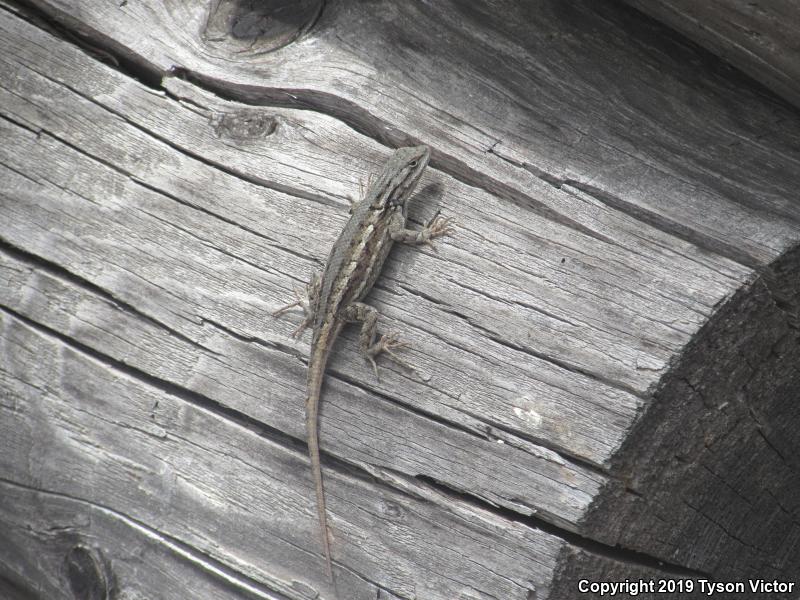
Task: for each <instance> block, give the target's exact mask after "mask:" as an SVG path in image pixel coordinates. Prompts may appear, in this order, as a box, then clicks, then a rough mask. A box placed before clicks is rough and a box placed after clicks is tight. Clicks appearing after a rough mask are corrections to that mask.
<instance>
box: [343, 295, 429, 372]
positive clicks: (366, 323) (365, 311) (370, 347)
mask: <svg viewBox="0 0 800 600" xmlns="http://www.w3.org/2000/svg"><path fill="white" fill-rule="evenodd" d="M345 318H346V319H347V321H349V322H351V323H352V322H360V323H361V335H360V336H359V347H360V349H361V354H362V355H363V356H364V358H365V359H366V360H367V361H368V362H369V363H370V364H371V365H372V370H373V371H374V372H375V379H377V380H378V381H380V376H379V375H378V363H377V362H376V361H375V357H377V356H378V355H379V354H386V356H388V357H389V358H390V359H391V360H392V361H394V362H396V363H397V364H399V365H400V366H402V367H403V368H405V369H408V370H409V371H414V372H415V371H416V369H415V368H414V367H413V366H411V365H410V364H409V363H407V362H406V361H404V360H403V359H402V358H400V357H399V356H397V354H395V353H394V350H400V349H402V348H409V347H410V346H411V345H410V344H409V343H407V342H403V341H400V339H399V337H398V335H397V333H394V332H392V333H388V334H384V335H381V337H380V339H378V340H377V341H376V339H375V338H377V336H378V332H377V324H378V311H377V310H375V309H374V308H372V307H371V306H370V305H369V304H364V303H363V302H354V303H353V304H351V305H350V306H348V307H347V310H345Z"/></svg>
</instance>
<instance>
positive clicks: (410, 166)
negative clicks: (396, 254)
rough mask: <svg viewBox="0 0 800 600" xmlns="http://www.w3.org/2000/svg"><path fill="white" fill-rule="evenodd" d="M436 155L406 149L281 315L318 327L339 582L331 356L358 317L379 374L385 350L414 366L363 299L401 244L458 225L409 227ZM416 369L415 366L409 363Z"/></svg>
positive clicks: (315, 409) (318, 374) (317, 471)
mask: <svg viewBox="0 0 800 600" xmlns="http://www.w3.org/2000/svg"><path fill="white" fill-rule="evenodd" d="M429 158H430V150H429V149H428V147H427V146H416V147H412V148H400V149H399V150H396V151H395V153H394V154H393V155H392V157H391V158H390V159H389V161H388V162H387V163H386V166H385V167H384V169H383V171H382V172H381V174H380V175H379V176H378V177H377V179H376V180H375V181H374V182H373V183H372V184H371V185H370V186H369V188H368V190H367V193H366V194H365V196H364V198H363V199H362V200H361V201H359V202H357V203H356V204H355V205H354V206H353V207H352V214H351V217H350V220H349V221H348V222H347V224H346V225H345V227H344V229H343V230H342V233H341V234H340V235H339V238H338V239H337V240H336V242H335V243H334V245H333V247H332V248H331V251H330V254H329V255H328V260H327V262H326V263H325V269H324V271H323V274H322V277H321V278H319V277H317V276H314V277H313V278H312V280H311V283H309V285H308V286H307V290H306V294H307V299H306V300H304V299H303V298H302V297H301V295H300V294H299V293H298V292H297V291H295V294H296V296H297V301H296V302H293V303H292V304H289V305H287V306H285V307H283V308H281V309H279V310H278V311H276V312H275V313H274V314H275V315H276V316H277V315H280V314H282V313H283V312H285V311H286V310H288V309H289V308H292V307H294V306H301V307H302V308H303V311H304V312H305V315H306V318H305V321H304V322H303V323H302V324H301V325H300V327H298V328H297V330H295V335H299V334H300V333H302V332H303V330H304V329H305V328H306V326H308V325H309V324H310V325H311V326H312V329H313V336H312V341H311V354H310V357H309V362H308V397H307V400H306V431H307V436H308V452H309V456H310V458H311V472H312V475H313V477H314V487H315V489H316V495H317V512H318V515H319V525H320V529H321V532H322V548H323V550H324V553H325V570H326V573H327V575H328V578H329V579H330V580H331V581H332V580H333V570H332V566H331V550H330V539H329V534H328V519H327V510H326V507H325V491H324V488H323V485H322V467H321V465H320V457H319V434H318V416H319V400H320V391H321V389H322V381H323V379H324V376H325V367H326V365H327V362H328V355H329V354H330V351H331V349H332V348H333V345H334V343H335V342H336V338H337V337H338V335H339V332H340V331H341V330H342V327H343V326H344V325H345V324H346V323H351V322H354V321H359V322H360V323H361V324H362V325H361V335H360V338H359V342H360V346H361V352H362V354H363V355H364V357H365V358H366V359H367V360H368V361H369V362H370V363H371V365H372V367H373V369H374V370H375V375H376V376H377V374H378V370H377V365H376V363H375V357H376V356H377V355H378V354H380V353H382V352H385V353H386V354H387V355H388V356H389V357H390V358H391V359H392V360H395V361H396V362H398V363H400V364H402V365H404V366H406V367H409V366H408V365H407V364H406V363H405V362H404V361H402V360H401V359H400V358H399V357H397V356H396V355H395V354H394V352H392V350H394V349H398V348H402V347H405V346H406V344H404V343H402V342H399V341H398V340H397V337H396V336H395V335H393V334H389V335H383V336H381V338H380V339H379V340H378V341H377V342H376V341H375V338H376V323H377V320H378V313H377V311H376V310H375V309H374V308H372V307H371V306H369V305H368V304H364V303H363V302H361V301H362V300H363V299H364V297H365V296H366V295H367V294H368V293H369V291H370V290H371V289H372V286H373V284H374V283H375V280H376V279H377V278H378V276H379V275H380V272H381V269H382V268H383V263H384V262H385V261H386V258H387V256H388V255H389V251H390V250H391V248H392V245H393V244H394V242H402V243H406V244H415V245H417V244H429V245H433V244H432V240H433V239H434V238H437V237H440V236H443V235H449V234H451V233H452V231H453V227H452V225H453V223H452V220H451V219H449V218H442V217H440V216H438V214H437V215H436V216H435V217H434V218H433V219H432V220H431V221H430V222H429V223H428V224H427V225H426V226H425V228H423V229H422V230H420V231H413V230H410V229H406V205H407V203H408V200H409V198H410V197H411V194H412V193H413V192H414V189H415V188H416V186H417V183H418V182H419V179H420V177H421V176H422V173H423V171H424V170H425V167H426V166H427V164H428V160H429ZM409 368H410V367H409Z"/></svg>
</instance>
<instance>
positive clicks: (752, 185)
mask: <svg viewBox="0 0 800 600" xmlns="http://www.w3.org/2000/svg"><path fill="white" fill-rule="evenodd" d="M36 4H37V5H38V6H41V7H42V8H43V9H44V10H46V11H47V12H48V14H50V15H52V16H54V17H56V18H57V19H59V20H61V21H63V22H65V23H68V24H69V26H70V27H73V28H75V29H77V30H80V31H82V32H85V33H86V35H88V36H90V37H98V38H101V39H103V40H104V41H105V42H106V43H107V44H109V46H110V47H113V48H115V49H117V50H118V51H119V52H120V53H122V54H124V55H126V56H129V57H130V59H131V60H133V61H134V62H135V63H136V64H137V65H140V66H141V67H143V68H144V69H146V70H147V72H148V73H149V76H150V77H153V78H158V77H161V76H164V75H168V74H170V73H171V72H173V70H176V71H177V72H178V73H181V74H183V73H186V74H187V76H189V77H190V78H191V79H192V80H194V81H199V82H202V83H203V85H204V86H206V87H208V88H209V89H212V90H213V91H214V92H216V93H217V94H218V95H220V96H222V97H225V98H231V99H238V100H241V101H245V102H247V103H249V104H255V105H258V104H267V105H275V104H283V105H288V106H300V107H304V108H310V109H314V110H317V111H320V112H324V113H327V114H333V115H335V116H337V117H338V118H340V119H342V120H343V121H345V122H346V123H349V124H351V125H352V126H353V127H355V128H357V129H359V130H361V131H364V132H367V133H368V134H370V135H371V136H372V137H375V138H376V139H381V140H387V141H389V142H391V143H393V144H402V143H405V142H408V141H412V140H417V141H422V142H425V143H427V144H429V145H431V147H432V148H433V150H434V157H433V165H434V166H435V167H437V168H441V169H443V170H446V171H447V172H448V173H449V174H452V175H454V176H456V177H457V178H459V179H461V180H464V181H467V182H469V183H471V184H473V185H475V186H478V187H482V188H484V189H488V190H490V191H492V192H493V193H494V194H496V195H497V196H499V197H501V198H503V199H505V200H506V201H507V202H520V203H523V204H524V205H526V206H530V207H533V208H535V209H537V210H538V211H539V212H541V213H543V214H546V215H548V216H550V217H551V218H554V219H555V218H557V219H559V220H560V221H561V222H567V223H571V224H576V225H583V226H585V227H587V228H589V229H590V230H593V229H594V228H595V227H596V225H594V227H593V223H592V221H591V219H587V217H588V216H589V215H585V214H584V213H583V212H582V211H580V210H578V209H579V206H578V205H576V204H573V203H570V202H568V201H562V197H561V196H560V195H559V194H555V195H551V194H545V193H544V192H542V191H541V189H542V188H543V187H547V186H550V187H555V188H557V189H560V188H562V187H564V186H569V187H578V188H580V189H583V190H586V191H588V192H590V193H591V194H592V196H593V198H594V199H595V201H597V202H600V203H603V204H604V205H609V206H610V207H611V208H613V209H615V210H618V211H623V212H625V213H628V214H630V215H632V216H634V217H635V218H637V219H638V220H641V221H643V222H645V223H649V224H656V225H657V226H659V227H662V228H664V229H666V230H668V231H671V232H674V233H676V234H680V235H681V236H684V237H686V238H687V239H689V240H691V241H692V242H694V243H696V244H698V245H701V246H702V247H705V248H708V249H710V250H713V251H716V252H720V253H724V254H726V255H729V256H732V257H735V258H736V259H737V260H739V261H741V262H743V263H746V264H751V265H758V264H764V263H767V262H769V261H770V260H772V259H773V258H774V257H775V256H776V255H777V254H780V252H782V251H783V250H785V249H786V248H787V246H790V245H791V244H792V241H793V240H794V239H796V235H797V223H798V220H800V215H799V214H798V208H797V206H796V204H795V203H793V202H791V201H788V199H789V198H791V197H792V193H793V190H794V189H796V188H797V184H798V181H797V178H798V177H800V176H799V175H797V173H798V172H800V170H798V169H797V165H798V160H799V159H800V155H798V149H797V148H798V143H797V141H798V128H797V127H796V125H794V123H795V122H796V115H795V112H794V111H793V110H789V109H787V107H786V106H785V105H784V104H783V103H781V102H775V101H771V100H770V98H768V97H765V96H764V94H763V93H762V92H761V91H759V90H754V89H753V88H752V87H749V86H747V85H746V84H745V82H740V81H736V80H731V78H730V73H729V72H728V71H727V70H725V69H721V68H719V67H718V68H717V69H716V70H715V69H713V68H698V64H699V62H700V61H699V59H698V57H697V54H696V52H695V51H694V49H692V48H687V47H686V45H685V44H683V43H681V42H680V41H675V40H671V39H669V38H667V37H665V36H664V35H663V33H664V28H662V27H659V26H657V25H656V24H654V23H653V22H652V21H649V20H646V19H642V18H640V17H638V16H637V15H636V14H633V12H632V11H620V10H619V7H617V6H615V5H614V4H613V3H607V2H593V1H590V0H582V1H581V2H570V3H569V4H564V3H563V2H560V1H558V0H548V1H546V2H531V1H528V2H516V1H513V0H493V1H487V2H480V3H475V2H467V1H463V0H462V1H459V0H450V1H443V2H436V3H429V4H424V3H423V4H420V3H415V2H410V1H408V2H400V3H397V2H389V1H388V0H385V1H384V2H380V3H377V4H375V3H370V4H362V3H353V2H344V1H334V2H330V3H327V4H326V7H325V10H324V11H323V13H322V15H321V16H320V20H319V21H318V22H317V24H316V25H315V28H314V30H313V33H311V34H310V35H308V36H306V37H304V38H303V39H301V40H298V41H297V43H295V44H291V45H289V46H286V47H284V48H281V49H280V50H277V51H275V52H270V53H259V50H258V48H255V49H250V48H251V46H252V40H242V42H241V44H240V48H239V50H240V51H239V52H237V53H235V54H231V52H230V46H228V45H225V44H227V42H226V43H225V44H223V43H217V42H216V41H215V40H210V39H207V38H205V37H204V36H203V31H204V30H205V27H206V22H207V19H208V11H207V10H206V5H205V3H204V2H183V1H172V2H163V3H154V4H153V5H152V6H150V5H148V4H146V3H126V4H124V5H122V6H120V7H117V8H115V9H114V10H113V11H109V10H106V8H105V5H104V4H103V3H102V2H97V1H93V2H84V3H81V12H80V18H76V17H75V14H76V12H75V10H74V8H75V7H74V3H73V2H72V1H71V0H38V1H37V2H36ZM144 22H146V23H148V26H149V27H150V28H151V29H150V31H151V34H150V35H149V36H148V43H147V44H146V45H144V44H142V43H141V39H142V38H141V35H140V31H139V27H140V24H141V23H144ZM189 32H192V33H189ZM659 36H660V37H659ZM654 40H658V41H657V43H654ZM387 48H394V49H399V48H402V49H405V51H397V50H395V51H389V52H387ZM320 57H324V61H322V62H320ZM443 65H447V68H446V69H443ZM443 71H444V73H446V75H444V74H443ZM732 97H735V98H736V101H735V102H733V103H731V101H730V99H731V98H732ZM420 114H424V115H426V118H425V119H420ZM787 123H788V124H790V125H789V126H787ZM765 139H768V140H769V143H765V142H764V140H765ZM543 184H544V185H543ZM732 240H735V242H732Z"/></svg>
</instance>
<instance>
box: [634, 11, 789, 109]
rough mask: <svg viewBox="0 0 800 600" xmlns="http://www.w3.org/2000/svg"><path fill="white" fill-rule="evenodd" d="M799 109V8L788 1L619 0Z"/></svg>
mask: <svg viewBox="0 0 800 600" xmlns="http://www.w3.org/2000/svg"><path fill="white" fill-rule="evenodd" d="M625 2H627V3H628V4H630V5H631V6H633V7H635V8H637V9H638V10H641V11H642V12H644V13H646V14H648V15H650V16H651V17H654V18H656V19H658V20H659V21H662V22H663V23H666V24H667V25H669V26H670V27H672V28H674V29H676V30H678V31H679V32H681V33H682V34H684V35H685V36H686V37H688V38H690V39H692V40H694V41H695V42H697V43H698V44H700V45H701V46H704V47H706V48H708V49H709V50H711V51H712V52H714V53H715V54H717V55H719V56H720V57H722V58H724V59H725V60H726V61H728V62H730V63H731V64H732V65H733V66H735V67H737V68H739V69H741V70H742V71H744V72H745V73H747V74H748V75H749V76H750V77H752V78H754V79H756V80H757V81H760V82H761V83H763V84H764V85H765V86H767V87H768V88H769V89H770V90H772V91H774V92H775V93H777V94H779V95H780V96H782V97H783V98H785V99H786V100H788V101H789V102H791V103H792V104H794V105H795V106H800V83H798V82H800V47H798V45H797V39H798V36H800V6H798V4H797V2H794V1H793V0H777V1H776V0H771V1H770V2H742V0H717V1H716V2H692V1H691V0H625Z"/></svg>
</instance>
